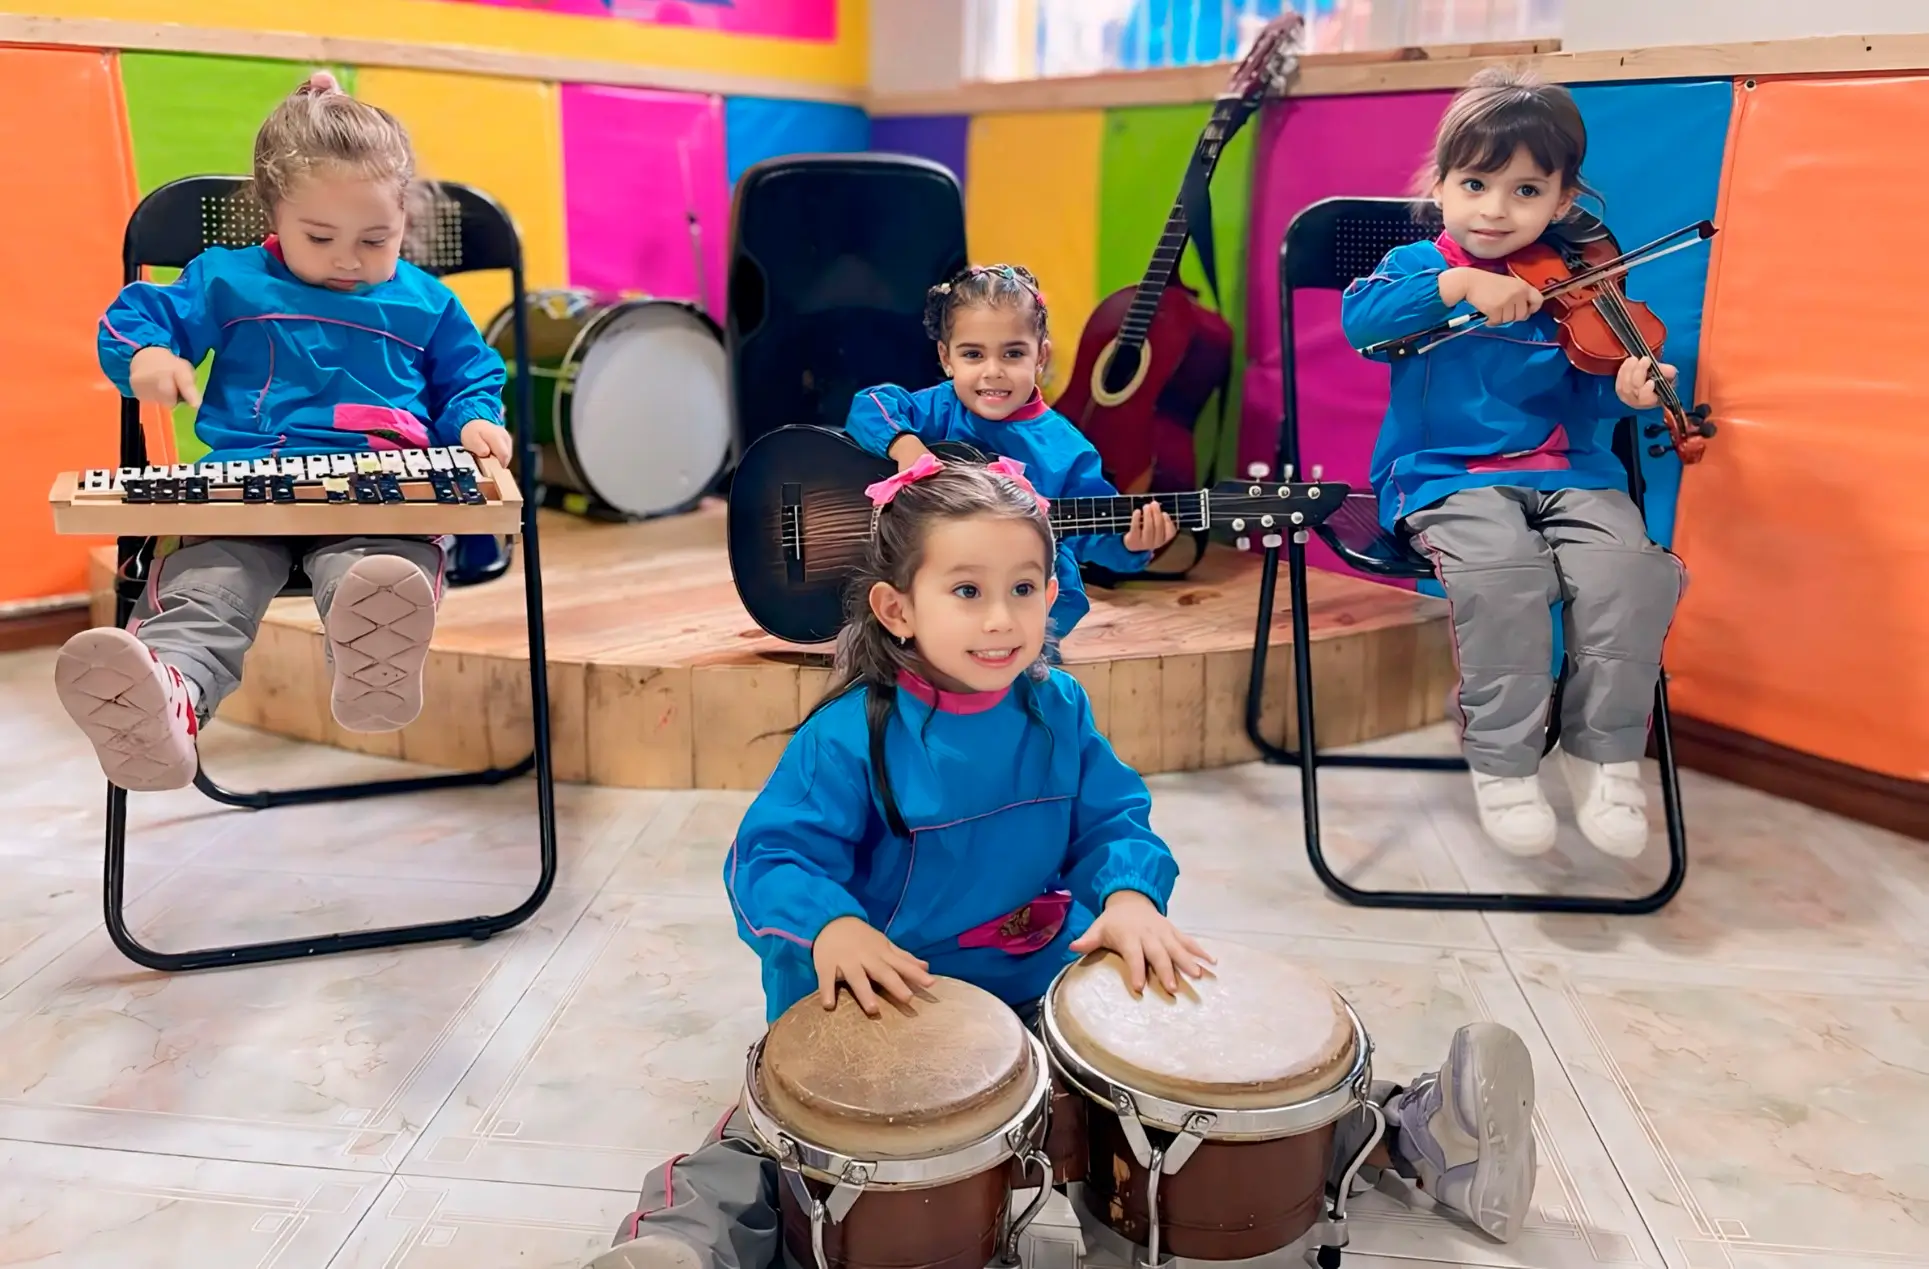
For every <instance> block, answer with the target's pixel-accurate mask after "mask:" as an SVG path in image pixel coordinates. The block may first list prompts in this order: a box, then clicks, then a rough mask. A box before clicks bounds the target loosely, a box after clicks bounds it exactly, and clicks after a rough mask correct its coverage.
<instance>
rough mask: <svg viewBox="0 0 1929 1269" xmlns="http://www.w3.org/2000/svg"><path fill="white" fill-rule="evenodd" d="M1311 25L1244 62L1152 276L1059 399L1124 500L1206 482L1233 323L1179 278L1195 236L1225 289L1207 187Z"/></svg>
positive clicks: (1119, 296)
mask: <svg viewBox="0 0 1929 1269" xmlns="http://www.w3.org/2000/svg"><path fill="white" fill-rule="evenodd" d="M1302 25H1303V23H1302V21H1301V19H1300V17H1299V15H1298V14H1296V13H1294V12H1293V11H1292V10H1290V9H1288V10H1287V11H1286V12H1285V13H1283V14H1282V15H1281V16H1279V17H1277V18H1275V19H1273V21H1272V22H1270V23H1268V24H1267V26H1266V27H1265V29H1264V30H1263V31H1261V32H1260V34H1259V38H1258V40H1257V41H1256V42H1255V43H1254V44H1253V47H1252V49H1251V50H1250V51H1249V52H1248V53H1247V54H1246V56H1245V57H1244V58H1243V59H1241V60H1240V62H1239V65H1238V67H1237V68H1236V69H1235V70H1234V71H1233V74H1232V79H1231V81H1230V83H1228V85H1227V88H1226V91H1225V93H1223V94H1222V95H1221V96H1220V97H1219V99H1218V100H1217V101H1216V102H1214V103H1213V110H1212V117H1211V118H1210V119H1208V120H1207V121H1206V126H1205V130H1204V131H1203V132H1202V133H1201V134H1200V136H1199V142H1198V144H1197V146H1195V147H1194V149H1193V153H1192V159H1191V161H1190V162H1189V163H1188V164H1187V166H1186V172H1185V176H1184V178H1183V179H1182V180H1181V182H1180V187H1179V197H1178V199H1177V200H1175V201H1174V203H1173V204H1172V212H1171V214H1170V215H1169V216H1167V217H1166V222H1165V232H1164V233H1162V234H1161V235H1160V236H1159V244H1158V247H1157V248H1156V249H1155V250H1154V251H1153V252H1152V263H1151V264H1150V265H1149V266H1148V267H1147V268H1146V271H1145V276H1144V277H1143V278H1141V279H1140V280H1139V283H1138V285H1137V286H1130V287H1126V288H1125V289H1123V290H1119V291H1114V292H1113V293H1112V294H1111V295H1108V296H1106V297H1105V300H1104V302H1103V303H1101V304H1100V305H1099V306H1098V309H1097V311H1096V312H1094V313H1093V314H1092V316H1091V318H1090V320H1088V321H1087V322H1086V323H1085V331H1084V333H1083V334H1082V335H1080V336H1079V340H1078V357H1077V359H1076V360H1075V361H1074V362H1073V365H1072V375H1071V379H1070V381H1069V382H1068V383H1067V385H1066V387H1065V390H1064V392H1063V393H1061V394H1060V395H1059V397H1058V400H1056V401H1055V402H1053V408H1054V409H1056V410H1057V411H1058V412H1059V413H1060V414H1062V415H1064V416H1065V417H1066V418H1068V419H1070V420H1071V421H1072V423H1073V424H1074V425H1075V426H1076V427H1077V428H1078V429H1079V430H1080V431H1081V432H1083V433H1084V434H1085V436H1086V439H1088V440H1090V441H1091V442H1092V445H1093V446H1094V447H1095V448H1096V449H1097V450H1098V454H1099V459H1100V461H1101V462H1102V463H1103V464H1104V468H1105V471H1106V473H1107V474H1108V475H1109V476H1110V477H1111V479H1112V482H1113V484H1114V485H1116V486H1117V488H1118V489H1119V490H1120V492H1122V493H1143V492H1145V491H1146V490H1148V489H1151V488H1154V487H1155V483H1156V487H1158V488H1167V487H1170V488H1175V489H1178V488H1187V489H1189V488H1191V487H1193V486H1194V485H1195V484H1196V483H1197V480H1196V475H1195V472H1194V471H1193V468H1194V465H1195V464H1194V460H1193V436H1192V434H1193V429H1194V428H1195V427H1196V426H1197V423H1198V419H1199V413H1200V411H1201V410H1203V409H1204V408H1205V405H1206V402H1207V401H1208V400H1209V399H1210V398H1211V396H1212V394H1213V393H1214V392H1215V391H1217V390H1218V389H1220V388H1221V387H1223V386H1224V385H1225V384H1226V383H1227V382H1228V379H1229V376H1230V373H1231V371H1232V344H1233V339H1232V328H1231V327H1230V326H1228V325H1227V324H1226V319H1225V318H1223V317H1221V316H1220V315H1219V314H1217V313H1215V312H1213V311H1212V310H1211V309H1208V308H1206V307H1205V306H1204V305H1202V304H1200V303H1199V301H1198V300H1197V299H1196V298H1195V295H1196V292H1194V291H1193V290H1192V289H1191V288H1189V287H1187V286H1185V285H1184V284H1183V283H1180V284H1179V285H1178V286H1174V285H1172V283H1173V282H1174V281H1176V280H1177V278H1178V274H1179V260H1180V257H1182V256H1183V255H1185V249H1186V242H1187V241H1188V240H1189V239H1190V240H1193V241H1196V242H1197V243H1198V245H1199V258H1200V262H1201V264H1203V265H1204V266H1205V274H1206V282H1207V285H1209V286H1210V287H1212V289H1213V291H1214V292H1215V293H1217V292H1218V291H1219V283H1218V279H1217V277H1216V276H1215V273H1216V266H1215V265H1214V263H1213V252H1212V211H1211V207H1212V205H1211V202H1210V199H1209V198H1208V196H1207V188H1208V186H1209V185H1210V183H1211V181H1212V173H1213V169H1214V168H1215V167H1216V166H1217V165H1218V162H1219V155H1220V153H1221V152H1222V151H1223V150H1224V149H1225V146H1226V143H1227V142H1228V141H1230V140H1231V139H1232V136H1233V134H1234V133H1236V132H1238V131H1239V129H1240V128H1241V127H1242V126H1243V125H1244V124H1245V122H1246V120H1247V119H1249V118H1250V117H1252V115H1253V113H1254V112H1256V111H1257V110H1258V109H1259V107H1260V104H1261V103H1262V102H1263V101H1264V100H1265V99H1266V97H1267V96H1268V95H1278V94H1280V93H1283V92H1284V91H1285V90H1286V87H1287V85H1288V84H1289V83H1291V81H1292V77H1293V75H1294V74H1295V73H1296V71H1297V70H1298V67H1299V58H1298V48H1297V41H1298V37H1299V33H1300V29H1301V27H1302Z"/></svg>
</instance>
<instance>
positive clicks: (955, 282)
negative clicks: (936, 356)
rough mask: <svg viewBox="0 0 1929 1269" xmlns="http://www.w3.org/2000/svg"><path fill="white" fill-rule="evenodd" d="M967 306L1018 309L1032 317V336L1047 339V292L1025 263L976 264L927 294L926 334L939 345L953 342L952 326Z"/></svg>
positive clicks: (925, 303)
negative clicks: (954, 319)
mask: <svg viewBox="0 0 1929 1269" xmlns="http://www.w3.org/2000/svg"><path fill="white" fill-rule="evenodd" d="M966 307H983V308H1006V307H1010V308H1016V309H1017V310H1019V311H1020V312H1021V313H1022V312H1026V311H1029V312H1030V313H1031V315H1032V333H1033V334H1035V335H1037V336H1038V338H1039V339H1040V340H1041V341H1042V340H1043V339H1044V338H1045V293H1044V292H1043V291H1040V290H1039V289H1038V279H1037V278H1036V277H1035V276H1033V274H1032V271H1031V270H1030V269H1027V268H1026V267H1025V266H1024V265H1022V264H974V265H972V266H971V267H970V268H968V269H966V270H964V271H963V272H962V273H959V274H958V275H957V276H955V277H953V278H952V279H951V280H950V281H949V282H941V283H939V284H938V285H937V286H934V287H932V288H931V289H930V290H928V291H926V292H925V293H924V333H925V334H927V335H929V336H930V337H931V338H932V339H934V340H936V341H937V342H938V343H941V344H942V343H948V342H949V341H950V339H951V323H952V319H953V317H954V316H955V315H956V314H957V312H958V310H959V309H961V308H966Z"/></svg>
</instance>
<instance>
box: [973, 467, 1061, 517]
mask: <svg viewBox="0 0 1929 1269" xmlns="http://www.w3.org/2000/svg"><path fill="white" fill-rule="evenodd" d="M985 470H986V471H988V472H990V473H991V474H992V475H994V476H1003V477H1004V478H1005V479H1006V480H1009V481H1010V482H1011V483H1012V484H1014V485H1017V486H1018V487H1019V488H1020V489H1022V490H1024V491H1025V492H1026V493H1028V494H1030V495H1031V496H1032V497H1034V498H1036V499H1038V513H1039V514H1040V515H1046V514H1049V513H1050V511H1051V509H1052V504H1051V502H1050V501H1049V500H1048V499H1047V498H1046V497H1045V495H1043V494H1041V493H1039V492H1038V491H1037V490H1036V489H1033V488H1032V487H1031V481H1029V480H1026V479H1025V465H1024V464H1023V463H1021V462H1019V461H1018V460H1017V459H1015V458H994V459H992V460H991V461H990V462H988V463H986V464H985Z"/></svg>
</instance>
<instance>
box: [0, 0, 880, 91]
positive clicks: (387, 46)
mask: <svg viewBox="0 0 1929 1269" xmlns="http://www.w3.org/2000/svg"><path fill="white" fill-rule="evenodd" d="M0 44H24V45H37V46H41V47H48V48H87V49H137V50H143V51H157V52H169V53H208V54H213V55H216V56H221V57H265V58H273V59H275V60H278V61H294V62H322V63H330V64H334V65H351V66H393V67H400V68H402V69H404V70H429V71H449V72H454V73H457V74H471V75H496V76H502V77H505V78H510V79H538V80H549V81H554V82H559V83H588V84H614V85H619V86H625V87H635V88H664V89H671V90H675V91H680V92H696V93H716V94H721V95H725V96H733V97H777V98H787V99H791V100H801V101H824V102H833V103H838V104H844V105H861V104H863V100H864V93H863V91H862V90H861V89H858V88H853V87H844V86H839V85H835V84H823V83H809V82H802V81H797V80H788V79H776V78H771V77H767V76H752V75H732V74H729V73H728V72H723V71H707V70H693V69H689V68H685V67H675V66H650V65H642V64H638V63H635V62H623V61H603V60H599V59H595V58H580V57H559V56H555V55H550V54H532V53H518V52H513V51H510V50H507V49H493V48H477V47H473V46H469V45H461V44H434V43H409V42H403V41H398V40H365V39H349V38H343V37H340V36H329V35H309V34H304V33H301V32H297V31H249V30H237V29H233V28H227V27H202V26H188V25H185V24H181V23H175V22H134V21H127V20H124V19H117V18H51V17H35V16H33V15H31V14H22V13H0Z"/></svg>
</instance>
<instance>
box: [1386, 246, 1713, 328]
mask: <svg viewBox="0 0 1929 1269" xmlns="http://www.w3.org/2000/svg"><path fill="white" fill-rule="evenodd" d="M1715 232H1716V231H1715V226H1714V222H1712V221H1707V220H1701V221H1696V222H1695V223H1694V224H1692V225H1688V226H1686V227H1685V228H1681V229H1677V230H1675V231H1674V232H1673V233H1666V234H1662V235H1661V236H1660V237H1659V238H1656V239H1655V240H1654V241H1653V242H1649V243H1644V244H1642V245H1641V246H1639V247H1636V248H1634V249H1633V250H1632V251H1623V252H1622V253H1621V254H1620V255H1618V256H1616V257H1614V258H1613V259H1612V260H1604V261H1602V262H1601V263H1600V264H1597V265H1594V266H1592V267H1590V268H1586V269H1582V270H1581V271H1580V272H1579V273H1576V274H1574V275H1572V276H1571V277H1568V278H1566V279H1565V280H1563V281H1560V282H1556V283H1554V284H1553V285H1552V286H1549V287H1546V288H1544V289H1543V290H1542V291H1541V298H1543V299H1552V298H1554V297H1555V296H1557V295H1565V294H1566V293H1567V292H1569V291H1578V290H1580V289H1581V288H1583V287H1589V286H1599V285H1600V284H1601V283H1603V282H1610V281H1612V280H1614V279H1615V278H1618V277H1620V276H1622V275H1623V274H1625V273H1627V272H1628V270H1630V269H1632V268H1634V267H1635V266H1636V265H1640V264H1648V263H1651V262H1653V261H1655V260H1659V259H1661V258H1662V257H1663V256H1668V255H1673V254H1674V253H1675V252H1677V251H1683V250H1686V249H1687V248H1689V247H1692V246H1695V245H1696V244H1698V243H1703V242H1706V241H1708V240H1709V239H1710V238H1712V237H1714V236H1715ZM1689 235H1693V236H1692V237H1690V236H1689ZM1677 238H1679V239H1681V241H1679V242H1676V241H1675V239H1677ZM1486 324H1487V315H1486V314H1485V313H1462V314H1461V315H1460V316H1458V317H1453V318H1449V319H1447V320H1446V321H1444V322H1442V323H1440V325H1438V326H1434V327H1430V328H1428V329H1427V330H1423V331H1415V332H1413V333H1412V334H1410V335H1395V336H1394V337H1393V338H1392V339H1382V340H1380V341H1379V342H1378V343H1375V344H1368V345H1367V346H1366V347H1365V348H1362V349H1360V350H1359V351H1360V352H1361V354H1363V355H1364V356H1368V357H1371V356H1373V355H1375V354H1376V353H1391V354H1393V355H1394V356H1396V357H1413V356H1418V355H1419V354H1421V353H1426V352H1431V351H1433V350H1434V349H1435V348H1438V347H1439V346H1440V345H1442V344H1444V343H1446V342H1447V341H1448V340H1450V339H1458V338H1459V337H1460V336H1462V335H1466V334H1469V333H1471V332H1473V331H1476V330H1479V329H1480V328H1481V327H1483V326H1485V325H1486ZM1422 340H1425V341H1427V342H1426V343H1424V344H1421V341H1422ZM1414 344H1421V346H1420V347H1418V348H1414V347H1412V345H1414Z"/></svg>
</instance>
